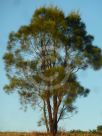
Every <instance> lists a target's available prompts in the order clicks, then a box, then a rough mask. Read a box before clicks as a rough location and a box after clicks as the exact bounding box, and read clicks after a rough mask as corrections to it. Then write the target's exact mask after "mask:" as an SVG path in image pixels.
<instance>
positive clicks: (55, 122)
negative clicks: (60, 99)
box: [53, 94, 58, 136]
mask: <svg viewBox="0 0 102 136" xmlns="http://www.w3.org/2000/svg"><path fill="white" fill-rule="evenodd" d="M57 112H58V106H57V96H56V94H55V95H54V96H53V131H54V132H53V133H54V136H55V135H56V133H57Z"/></svg>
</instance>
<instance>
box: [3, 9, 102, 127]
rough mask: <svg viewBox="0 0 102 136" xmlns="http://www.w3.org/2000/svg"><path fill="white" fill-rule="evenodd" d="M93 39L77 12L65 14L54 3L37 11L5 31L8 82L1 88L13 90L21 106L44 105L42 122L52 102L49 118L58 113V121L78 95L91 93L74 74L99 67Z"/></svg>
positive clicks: (101, 59)
mask: <svg viewBox="0 0 102 136" xmlns="http://www.w3.org/2000/svg"><path fill="white" fill-rule="evenodd" d="M93 40H94V37H93V36H92V35H90V34H88V33H87V31H86V26H85V24H84V22H83V21H82V20H81V17H80V14H79V13H76V12H72V13H70V14H69V15H67V16H65V15H64V13H63V12H62V11H61V10H60V9H58V8H57V7H47V8H46V7H41V8H39V9H37V10H36V11H35V13H34V14H33V17H32V19H31V22H30V24H29V25H27V26H21V27H20V29H19V30H18V31H17V32H11V33H10V35H9V40H8V45H7V52H6V53H5V54H4V57H3V59H4V62H5V68H6V72H7V77H8V79H9V83H8V84H7V85H5V87H4V89H5V90H6V92H8V93H10V92H13V91H14V90H15V91H17V92H18V94H19V95H20V98H21V103H22V104H24V105H26V104H31V106H36V105H39V107H40V108H41V109H42V107H44V110H43V111H44V113H45V114H46V115H45V116H44V115H43V116H44V117H42V119H45V120H43V121H45V124H46V125H47V124H48V122H50V121H49V119H50V118H49V119H48V117H49V111H48V107H47V104H48V102H50V103H49V108H50V110H51V111H50V112H51V113H52V120H54V119H55V118H54V116H55V115H56V114H57V122H59V120H60V119H63V118H64V117H65V116H66V115H67V113H72V112H73V111H75V109H76V108H75V106H74V102H75V101H76V99H77V98H78V97H80V96H84V97H86V96H87V95H88V93H89V89H87V88H84V87H83V86H82V85H81V84H80V83H79V82H78V80H77V72H78V71H79V70H85V69H86V68H88V67H91V68H93V69H94V70H98V69H100V68H101V66H102V53H101V49H100V48H98V47H97V46H94V45H93ZM43 102H44V103H43ZM45 103H46V106H45ZM54 104H56V106H54ZM51 107H53V108H52V109H51ZM56 107H57V108H56ZM40 124H41V121H40ZM53 124H54V123H53ZM49 126H50V125H48V127H49Z"/></svg>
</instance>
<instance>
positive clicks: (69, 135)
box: [0, 131, 102, 136]
mask: <svg viewBox="0 0 102 136" xmlns="http://www.w3.org/2000/svg"><path fill="white" fill-rule="evenodd" d="M0 136H50V134H49V133H45V132H29V133H27V132H0ZM57 136H102V133H96V132H82V131H81V132H61V133H58V134H57Z"/></svg>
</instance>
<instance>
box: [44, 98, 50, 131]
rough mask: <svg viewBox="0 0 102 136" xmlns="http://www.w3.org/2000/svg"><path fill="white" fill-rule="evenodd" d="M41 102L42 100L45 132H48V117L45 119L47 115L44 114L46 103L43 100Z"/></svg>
mask: <svg viewBox="0 0 102 136" xmlns="http://www.w3.org/2000/svg"><path fill="white" fill-rule="evenodd" d="M43 102H44V107H43V114H44V121H45V125H46V129H47V132H49V125H48V119H47V115H46V104H45V101H44V100H43Z"/></svg>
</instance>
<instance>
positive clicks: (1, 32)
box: [0, 0, 102, 131]
mask: <svg viewBox="0 0 102 136" xmlns="http://www.w3.org/2000/svg"><path fill="white" fill-rule="evenodd" d="M43 5H45V6H47V5H54V6H58V7H59V8H60V9H62V10H63V11H64V13H65V14H66V15H67V14H68V13H69V12H70V11H73V10H75V11H77V10H78V11H79V12H80V14H81V17H82V19H83V21H84V22H85V23H86V26H87V31H88V32H89V33H91V34H92V35H93V36H94V37H95V40H94V44H95V45H97V46H99V47H100V48H101V49H102V37H101V36H102V13H101V11H102V0H90V1H89V0H83V1H82V0H67V1H66V0H0V131H38V130H39V131H42V130H44V129H45V128H44V127H41V128H39V127H37V124H36V123H37V121H38V119H39V117H40V113H39V111H37V110H36V111H33V110H32V109H31V108H29V109H28V111H27V112H24V111H23V110H21V109H20V107H21V105H20V103H19V98H18V97H17V94H16V93H14V94H11V95H7V94H5V92H4V91H3V86H4V84H5V83H7V82H8V81H7V78H6V76H5V70H4V64H3V60H2V56H3V54H4V53H5V51H6V45H7V40H8V34H9V33H10V32H11V31H17V30H18V28H19V27H20V26H21V25H25V24H28V23H29V22H30V20H31V17H32V14H33V12H34V11H35V10H36V8H39V7H41V6H43ZM79 80H80V82H81V83H82V84H83V85H84V86H86V87H88V88H90V89H91V93H90V94H89V96H88V97H87V98H80V99H78V100H77V101H76V106H77V107H78V113H77V114H76V115H74V116H73V117H72V118H70V119H68V120H63V121H61V123H60V125H61V126H62V127H63V128H65V130H71V129H81V130H89V129H95V128H96V126H97V125H102V106H101V104H102V70H99V71H93V70H92V69H88V70H87V71H85V72H80V73H79Z"/></svg>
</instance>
